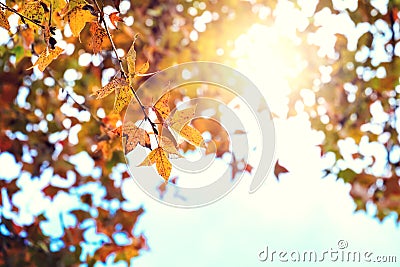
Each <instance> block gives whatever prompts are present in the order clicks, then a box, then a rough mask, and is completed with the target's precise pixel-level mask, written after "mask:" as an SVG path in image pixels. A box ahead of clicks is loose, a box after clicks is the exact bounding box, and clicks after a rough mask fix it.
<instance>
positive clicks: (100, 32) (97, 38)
mask: <svg viewBox="0 0 400 267" xmlns="http://www.w3.org/2000/svg"><path fill="white" fill-rule="evenodd" d="M90 35H91V36H92V39H91V42H90V45H91V47H92V49H93V53H94V54H97V53H99V52H101V46H102V45H103V40H104V38H106V37H107V32H106V30H105V29H104V28H103V27H101V26H100V24H99V23H98V22H91V23H90Z"/></svg>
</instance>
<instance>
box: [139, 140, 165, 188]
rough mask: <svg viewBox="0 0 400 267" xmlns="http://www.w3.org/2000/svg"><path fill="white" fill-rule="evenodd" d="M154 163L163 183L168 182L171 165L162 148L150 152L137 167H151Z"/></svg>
mask: <svg viewBox="0 0 400 267" xmlns="http://www.w3.org/2000/svg"><path fill="white" fill-rule="evenodd" d="M154 163H155V164H156V169H157V172H158V174H159V175H160V176H161V177H162V178H164V180H165V181H168V179H169V176H170V174H171V170H172V165H171V162H170V161H169V159H168V156H167V153H166V152H165V151H164V149H163V148H162V147H157V148H156V149H154V150H153V151H151V152H150V154H149V155H147V157H146V158H145V159H144V160H143V162H142V163H140V164H139V166H151V165H153V164H154Z"/></svg>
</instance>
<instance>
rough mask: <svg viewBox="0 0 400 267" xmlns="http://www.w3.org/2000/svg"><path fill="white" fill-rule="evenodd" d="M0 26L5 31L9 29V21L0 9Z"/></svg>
mask: <svg viewBox="0 0 400 267" xmlns="http://www.w3.org/2000/svg"><path fill="white" fill-rule="evenodd" d="M0 27H3V28H4V29H6V30H7V31H9V30H10V23H9V22H8V19H7V17H6V15H5V13H4V12H3V11H1V10H0Z"/></svg>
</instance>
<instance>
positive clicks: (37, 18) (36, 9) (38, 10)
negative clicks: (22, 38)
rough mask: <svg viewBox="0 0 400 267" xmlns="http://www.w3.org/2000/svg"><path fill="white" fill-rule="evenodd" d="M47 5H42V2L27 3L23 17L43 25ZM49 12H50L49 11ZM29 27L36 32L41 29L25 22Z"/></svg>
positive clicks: (29, 22)
mask: <svg viewBox="0 0 400 267" xmlns="http://www.w3.org/2000/svg"><path fill="white" fill-rule="evenodd" d="M45 6H46V5H45V4H44V3H42V2H41V1H31V2H25V4H24V7H23V10H22V12H21V13H22V15H24V16H25V17H27V18H29V19H30V20H32V21H34V22H36V23H38V24H40V25H42V24H43V21H44V15H45V9H44V7H45ZM47 11H48V10H47ZM25 22H26V23H27V24H28V25H29V27H31V28H32V29H34V30H37V29H39V28H40V27H39V26H38V25H36V24H35V23H33V22H31V21H28V20H27V21H25Z"/></svg>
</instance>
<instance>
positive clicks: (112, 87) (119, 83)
mask: <svg viewBox="0 0 400 267" xmlns="http://www.w3.org/2000/svg"><path fill="white" fill-rule="evenodd" d="M127 86H128V83H127V82H126V80H125V79H123V78H115V79H113V80H111V81H110V82H109V83H108V84H107V85H105V86H103V87H102V88H100V89H99V90H97V91H96V92H94V93H93V94H92V95H96V96H97V97H96V99H101V98H104V97H106V96H108V95H109V94H111V93H112V92H114V91H116V90H117V88H118V89H121V88H124V87H127Z"/></svg>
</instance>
